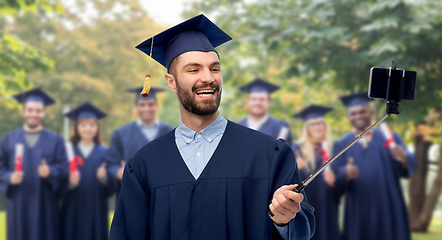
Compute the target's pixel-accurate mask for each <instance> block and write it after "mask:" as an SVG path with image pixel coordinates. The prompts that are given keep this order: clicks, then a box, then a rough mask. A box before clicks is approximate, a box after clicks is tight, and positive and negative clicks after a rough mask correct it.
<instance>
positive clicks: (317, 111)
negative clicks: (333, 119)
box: [293, 105, 333, 121]
mask: <svg viewBox="0 0 442 240" xmlns="http://www.w3.org/2000/svg"><path fill="white" fill-rule="evenodd" d="M332 110H333V108H330V107H325V106H320V105H310V106H308V107H306V108H304V109H303V110H301V111H300V112H298V113H296V114H295V115H293V117H295V118H301V119H304V120H306V121H307V120H310V119H315V118H323V117H324V115H325V114H326V113H328V112H330V111H332Z"/></svg>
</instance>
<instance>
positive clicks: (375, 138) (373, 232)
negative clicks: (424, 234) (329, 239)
mask: <svg viewBox="0 0 442 240" xmlns="http://www.w3.org/2000/svg"><path fill="white" fill-rule="evenodd" d="M372 133H373V135H372V139H371V141H370V143H369V144H368V146H367V148H366V149H364V148H363V147H362V145H361V144H359V143H358V144H355V145H354V146H352V147H351V148H350V149H349V150H348V151H347V152H345V153H344V154H343V155H341V156H340V157H339V158H338V159H336V161H335V162H334V163H333V164H332V165H331V166H332V169H333V170H334V171H335V173H336V183H335V185H336V186H335V187H336V188H337V189H338V190H339V191H341V192H345V194H346V197H345V219H344V233H343V239H346V240H353V239H359V240H373V239H376V240H384V239H385V240H390V239H398V240H409V239H411V233H410V227H409V222H408V215H407V208H406V206H405V201H404V196H403V193H402V188H401V184H400V178H403V177H404V178H405V177H409V176H411V174H412V173H413V171H414V169H415V168H416V166H417V159H416V157H414V156H413V155H412V154H410V153H408V152H407V160H408V169H405V168H403V167H402V165H401V164H400V163H399V162H398V161H397V160H396V159H394V158H393V156H392V155H391V153H390V150H389V149H388V148H387V147H384V146H383V145H384V143H385V142H386V139H385V137H384V135H383V134H382V131H381V130H380V129H374V130H373V131H372ZM354 138H355V134H354V133H353V132H350V133H348V134H346V135H345V136H344V137H342V138H341V139H339V140H338V141H336V142H335V144H334V146H333V152H335V153H336V152H338V151H339V150H341V149H342V148H343V147H344V146H346V145H347V144H348V143H350V142H351V141H352V140H353V139H354ZM394 138H395V142H396V144H397V145H400V146H402V147H403V148H404V149H405V150H406V148H405V146H404V144H403V142H402V140H401V138H400V137H399V135H398V134H397V133H394ZM350 157H352V158H353V160H354V164H355V165H356V166H357V167H358V168H359V176H358V178H356V179H354V180H353V181H350V182H348V181H347V180H346V174H345V167H346V165H347V162H348V159H349V158H350Z"/></svg>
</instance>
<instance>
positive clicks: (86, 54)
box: [9, 0, 179, 144]
mask: <svg viewBox="0 0 442 240" xmlns="http://www.w3.org/2000/svg"><path fill="white" fill-rule="evenodd" d="M164 28H165V27H163V26H159V25H158V24H156V23H154V21H153V20H152V19H150V18H149V16H148V14H147V13H146V12H145V11H144V9H143V7H142V6H141V5H140V3H139V2H138V1H134V0H109V1H98V0H97V1H75V4H74V5H66V6H65V11H64V12H63V13H59V14H48V13H46V12H44V11H38V12H36V13H28V14H25V15H23V16H20V17H17V18H16V21H15V29H16V32H17V35H19V36H20V37H21V38H23V39H26V40H27V41H30V42H33V43H34V44H35V45H36V46H38V47H40V48H42V49H44V51H45V52H46V53H47V55H48V57H49V58H50V59H52V60H53V61H54V69H53V71H52V72H51V73H50V74H47V73H36V74H33V75H32V76H30V80H31V81H32V83H34V84H35V85H36V86H40V87H42V88H43V89H45V90H46V91H48V93H49V94H50V95H51V96H53V97H54V98H55V99H56V100H57V104H56V105H55V106H51V107H50V108H48V114H47V117H46V119H45V125H46V126H47V127H48V128H50V129H52V130H54V131H57V132H59V133H61V132H62V128H63V117H62V114H61V113H62V109H63V107H65V106H70V107H75V106H78V105H79V104H82V103H84V102H86V101H90V102H92V103H93V104H95V105H96V106H98V107H99V108H101V109H103V110H104V111H106V113H108V116H109V117H108V118H106V119H104V120H102V121H101V124H102V128H101V130H102V137H103V140H104V143H105V144H107V143H108V142H109V139H110V135H111V133H112V131H113V130H114V129H116V128H117V127H119V126H121V125H123V124H126V123H127V122H129V121H130V120H133V119H134V118H135V114H133V112H132V108H133V103H134V96H133V95H132V94H130V93H125V92H124V90H125V89H127V88H132V87H138V86H142V84H143V81H144V75H145V74H146V72H147V70H148V69H147V68H148V65H149V63H150V72H151V73H152V75H153V77H152V85H154V86H163V87H165V86H166V84H165V81H164V73H165V70H164V68H163V67H161V65H159V64H157V63H156V62H155V61H149V57H148V56H146V55H145V54H143V53H141V52H140V51H138V50H137V49H135V46H136V45H137V44H139V43H140V42H141V41H144V40H145V39H147V38H148V37H150V36H152V35H154V34H156V33H158V32H160V31H162V30H163V29H164ZM167 92H169V91H167ZM167 92H166V93H164V94H163V93H161V94H159V95H158V96H159V98H160V100H159V101H160V104H161V105H162V108H161V110H160V115H161V119H162V120H165V121H166V122H168V123H170V124H172V125H176V124H177V123H178V119H179V117H178V110H177V105H175V103H176V101H174V95H173V94H171V93H167ZM170 109H175V110H174V111H169V110H170ZM14 116H16V117H17V118H19V116H18V115H17V114H15V115H14ZM9 119H11V117H9ZM71 125H72V124H71Z"/></svg>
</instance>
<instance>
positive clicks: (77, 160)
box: [69, 156, 84, 173]
mask: <svg viewBox="0 0 442 240" xmlns="http://www.w3.org/2000/svg"><path fill="white" fill-rule="evenodd" d="M69 165H70V168H69V172H70V173H74V172H76V171H77V169H78V166H81V167H84V162H83V158H81V157H79V156H74V159H72V160H71V161H69Z"/></svg>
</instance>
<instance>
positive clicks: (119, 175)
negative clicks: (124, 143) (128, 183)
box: [117, 161, 126, 181]
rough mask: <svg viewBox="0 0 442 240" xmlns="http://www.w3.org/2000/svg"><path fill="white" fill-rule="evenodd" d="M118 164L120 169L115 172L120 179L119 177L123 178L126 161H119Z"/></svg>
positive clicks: (119, 178)
mask: <svg viewBox="0 0 442 240" xmlns="http://www.w3.org/2000/svg"><path fill="white" fill-rule="evenodd" d="M120 165H121V167H120V170H118V172H117V179H118V180H120V181H121V179H123V172H124V165H126V162H125V161H121V164H120Z"/></svg>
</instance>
